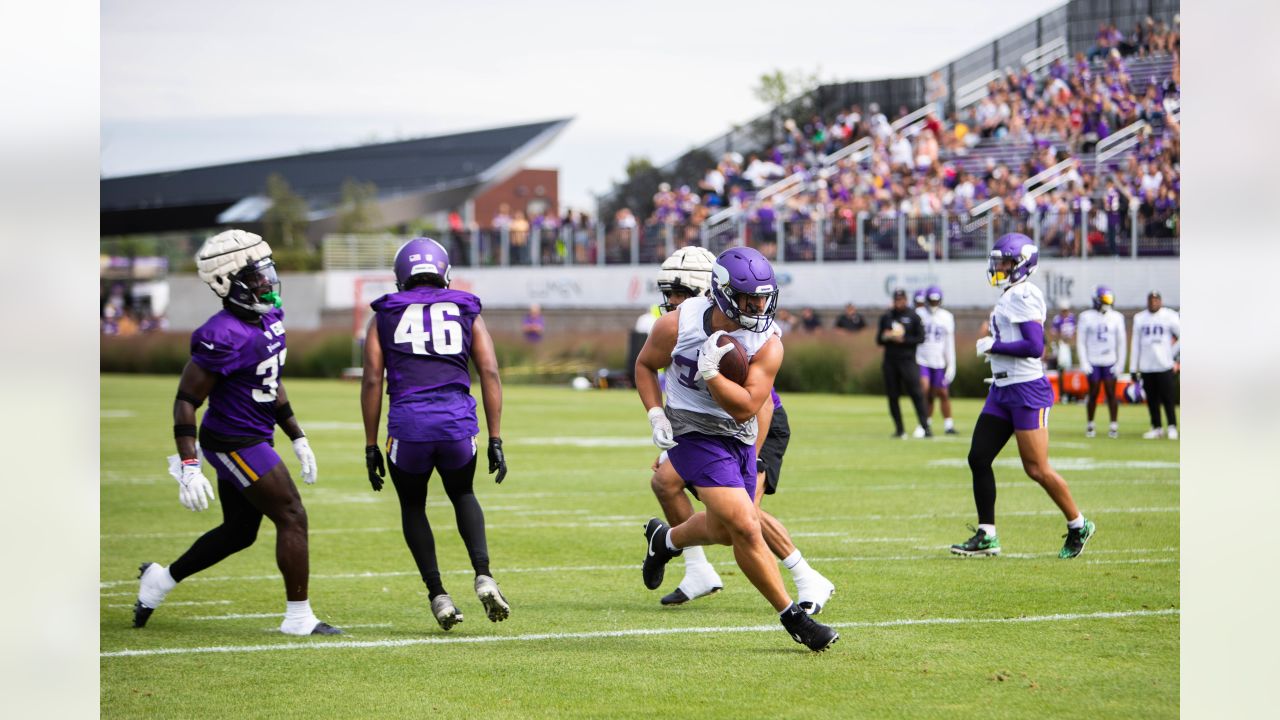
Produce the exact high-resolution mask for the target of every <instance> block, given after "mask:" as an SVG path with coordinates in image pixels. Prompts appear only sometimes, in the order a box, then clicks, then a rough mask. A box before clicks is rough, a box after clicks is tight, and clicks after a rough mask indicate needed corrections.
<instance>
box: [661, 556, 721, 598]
mask: <svg viewBox="0 0 1280 720" xmlns="http://www.w3.org/2000/svg"><path fill="white" fill-rule="evenodd" d="M723 589H724V582H723V581H722V580H721V579H720V574H719V573H717V572H716V571H715V568H713V567H711V563H707V564H705V565H699V566H694V567H693V568H690V567H688V566H686V567H685V572H684V578H683V579H682V580H681V581H680V584H679V585H677V586H676V589H675V590H672V591H671V592H669V593H667V594H666V595H663V596H662V599H661V600H660V601H659V602H661V603H662V604H663V605H683V604H685V603H687V602H689V601H690V600H697V599H698V598H703V597H709V596H711V595H715V594H716V593H718V592H720V591H721V590H723Z"/></svg>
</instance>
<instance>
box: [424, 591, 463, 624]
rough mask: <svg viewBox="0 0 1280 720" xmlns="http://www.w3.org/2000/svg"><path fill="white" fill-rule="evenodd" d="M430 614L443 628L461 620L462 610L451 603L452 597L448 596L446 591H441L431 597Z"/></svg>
mask: <svg viewBox="0 0 1280 720" xmlns="http://www.w3.org/2000/svg"><path fill="white" fill-rule="evenodd" d="M431 614H432V615H434V616H435V618H436V622H438V623H440V627H441V628H442V629H444V630H448V629H449V628H451V627H453V626H454V625H457V624H458V623H460V622H462V611H461V610H459V609H458V607H457V606H456V605H454V604H453V598H451V597H449V594H448V593H441V594H440V595H437V596H435V597H433V598H431Z"/></svg>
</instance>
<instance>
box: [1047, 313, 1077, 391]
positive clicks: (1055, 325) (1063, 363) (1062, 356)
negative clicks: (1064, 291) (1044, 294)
mask: <svg viewBox="0 0 1280 720" xmlns="http://www.w3.org/2000/svg"><path fill="white" fill-rule="evenodd" d="M1049 341H1050V342H1051V343H1052V344H1051V347H1052V348H1053V357H1054V365H1056V366H1057V368H1058V395H1059V399H1060V400H1061V402H1062V404H1064V405H1065V404H1066V403H1067V386H1066V384H1065V383H1066V380H1067V371H1068V370H1070V369H1071V348H1072V346H1074V345H1075V344H1076V316H1075V313H1073V312H1071V303H1069V302H1067V299H1066V298H1059V299H1058V314H1057V315H1054V316H1053V322H1052V323H1051V324H1050V327H1049Z"/></svg>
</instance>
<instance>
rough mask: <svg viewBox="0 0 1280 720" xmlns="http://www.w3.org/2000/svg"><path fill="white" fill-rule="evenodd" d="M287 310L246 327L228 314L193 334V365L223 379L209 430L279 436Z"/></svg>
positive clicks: (209, 413) (213, 397) (213, 398)
mask: <svg viewBox="0 0 1280 720" xmlns="http://www.w3.org/2000/svg"><path fill="white" fill-rule="evenodd" d="M284 357H285V345H284V311H283V310H280V309H275V310H271V311H270V312H268V313H267V314H266V315H263V316H262V318H261V319H260V320H258V321H257V322H245V321H244V320H241V319H239V318H237V317H236V316H235V315H232V314H231V313H229V312H227V311H226V310H223V311H221V312H219V313H218V314H217V315H214V316H213V317H211V318H209V319H208V320H206V321H205V323H204V324H203V325H201V326H200V327H199V328H197V329H196V331H195V332H193V333H191V361H192V362H194V363H195V364H196V365H199V366H200V367H202V368H204V369H205V370H208V371H209V372H211V373H215V374H217V375H221V376H222V377H221V378H220V379H219V380H218V384H216V385H214V386H213V391H212V392H210V393H209V409H208V410H206V411H205V413H204V419H203V420H202V421H201V422H202V424H203V427H205V428H207V429H209V430H212V431H214V432H216V433H219V434H222V435H235V436H239V437H261V438H263V439H264V440H270V439H271V438H273V437H274V435H275V425H276V413H275V406H276V388H277V387H278V385H279V384H280V370H281V369H282V368H283V367H284Z"/></svg>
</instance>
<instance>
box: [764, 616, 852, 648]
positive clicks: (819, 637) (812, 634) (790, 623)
mask: <svg viewBox="0 0 1280 720" xmlns="http://www.w3.org/2000/svg"><path fill="white" fill-rule="evenodd" d="M779 619H780V620H781V621H782V627H784V628H786V630H787V632H788V633H790V634H791V639H792V640H795V641H796V642H798V643H800V644H801V645H804V646H805V647H807V648H809V649H810V650H812V651H814V652H822V651H823V650H826V649H827V648H829V647H831V646H832V644H834V643H835V641H837V640H839V639H840V633H838V632H836V631H835V630H834V629H832V628H829V627H827V626H826V625H823V624H822V623H820V622H818V621H817V620H814V619H813V618H811V617H809V613H807V612H804V611H803V610H801V609H800V608H799V607H798V606H796V605H792V606H791V607H789V608H787V609H786V610H784V611H782V614H781V615H780V616H779Z"/></svg>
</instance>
